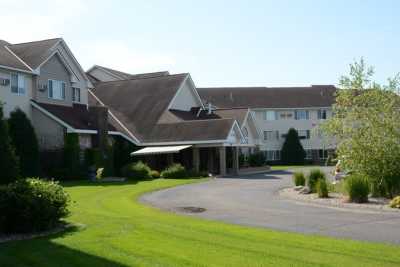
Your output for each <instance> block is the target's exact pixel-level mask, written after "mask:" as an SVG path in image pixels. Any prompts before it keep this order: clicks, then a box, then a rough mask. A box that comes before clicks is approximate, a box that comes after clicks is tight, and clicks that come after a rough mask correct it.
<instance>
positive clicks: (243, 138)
mask: <svg viewBox="0 0 400 267" xmlns="http://www.w3.org/2000/svg"><path fill="white" fill-rule="evenodd" d="M235 126H236V127H237V128H238V129H239V134H240V143H242V141H244V140H246V138H245V137H244V135H243V133H242V129H241V128H240V126H239V123H238V122H237V120H234V122H233V124H232V127H231V129H230V131H229V133H228V136H227V137H226V140H228V139H229V136H230V135H231V132H232V130H233V128H234V127H235Z"/></svg>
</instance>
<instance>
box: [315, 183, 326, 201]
mask: <svg viewBox="0 0 400 267" xmlns="http://www.w3.org/2000/svg"><path fill="white" fill-rule="evenodd" d="M316 188H317V194H318V197H319V198H327V197H328V183H327V182H326V180H325V179H318V181H317V185H316Z"/></svg>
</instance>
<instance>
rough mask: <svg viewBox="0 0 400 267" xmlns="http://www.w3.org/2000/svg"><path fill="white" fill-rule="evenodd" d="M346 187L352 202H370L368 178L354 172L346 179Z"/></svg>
mask: <svg viewBox="0 0 400 267" xmlns="http://www.w3.org/2000/svg"><path fill="white" fill-rule="evenodd" d="M344 182H345V185H344V188H345V190H346V192H347V194H348V196H349V200H350V201H351V202H356V203H365V202H368V195H369V193H370V186H369V182H368V179H367V178H366V177H364V176H362V175H357V174H353V175H350V176H349V177H346V179H345V181H344Z"/></svg>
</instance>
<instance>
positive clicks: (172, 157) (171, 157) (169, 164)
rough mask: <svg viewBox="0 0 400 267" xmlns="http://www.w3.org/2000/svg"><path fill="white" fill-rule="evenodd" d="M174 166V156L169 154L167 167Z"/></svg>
mask: <svg viewBox="0 0 400 267" xmlns="http://www.w3.org/2000/svg"><path fill="white" fill-rule="evenodd" d="M172 164H174V154H171V153H170V154H167V165H168V167H169V166H171V165H172Z"/></svg>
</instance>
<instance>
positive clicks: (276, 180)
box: [141, 171, 400, 244]
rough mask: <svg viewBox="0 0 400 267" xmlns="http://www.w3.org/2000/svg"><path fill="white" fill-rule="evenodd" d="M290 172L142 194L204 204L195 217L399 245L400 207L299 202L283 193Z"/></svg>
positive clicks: (161, 202)
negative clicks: (367, 207)
mask: <svg viewBox="0 0 400 267" xmlns="http://www.w3.org/2000/svg"><path fill="white" fill-rule="evenodd" d="M290 185H291V173H290V172H285V171H274V172H270V173H267V174H257V175H249V176H243V177H239V178H218V179H213V180H210V181H207V182H204V183H198V184H189V185H184V186H178V187H174V188H170V189H166V190H161V191H157V192H153V193H150V194H146V195H144V196H142V198H141V200H142V201H143V202H145V203H150V204H151V205H153V206H156V207H159V208H161V209H165V210H169V211H174V212H180V211H179V208H180V207H188V206H194V207H202V208H205V209H206V211H205V212H202V213H196V214H193V215H194V216H199V217H204V218H208V219H214V220H221V221H224V222H229V223H235V224H242V225H249V226H258V227H267V228H272V229H277V230H284V231H295V232H301V233H307V234H319V235H329V236H334V237H340V238H351V239H359V240H368V241H379V242H387V243H395V244H400V212H397V211H395V212H388V211H370V210H365V211H351V210H348V209H340V208H334V207H323V206H318V205H312V204H309V203H302V202H296V201H293V200H288V199H285V198H283V197H281V196H279V194H278V191H279V190H280V189H282V188H284V187H287V186H290Z"/></svg>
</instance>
